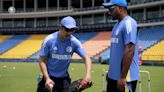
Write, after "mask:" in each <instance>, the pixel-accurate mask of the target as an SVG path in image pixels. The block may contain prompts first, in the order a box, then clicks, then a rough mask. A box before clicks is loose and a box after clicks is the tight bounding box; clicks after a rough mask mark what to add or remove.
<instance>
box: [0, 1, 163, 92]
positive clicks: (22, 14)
mask: <svg viewBox="0 0 164 92" xmlns="http://www.w3.org/2000/svg"><path fill="white" fill-rule="evenodd" d="M129 1H130V2H129V7H128V14H129V15H130V16H132V17H133V18H134V19H136V21H137V23H138V34H139V47H138V48H139V56H140V61H139V63H140V64H142V66H141V69H148V70H149V69H150V70H149V71H150V73H153V74H152V76H155V77H153V78H154V81H159V82H158V83H152V85H154V86H153V88H152V90H154V92H155V90H156V91H159V92H164V90H163V91H162V89H159V88H160V87H161V86H160V85H164V80H161V79H162V78H163V77H164V74H162V73H161V72H162V70H164V68H163V65H164V0H129ZM104 2H106V0H0V67H1V68H0V86H1V87H0V92H1V91H2V92H29V90H31V91H32V92H33V91H34V90H35V89H36V86H37V85H36V84H37V76H38V75H39V72H40V70H39V67H38V64H37V63H36V62H37V59H38V57H39V56H38V51H39V49H40V47H41V43H42V40H43V39H44V38H45V37H46V36H47V35H48V34H50V33H53V32H55V31H57V30H58V26H59V23H60V20H61V19H62V18H63V17H64V16H68V15H69V16H72V17H74V18H75V20H76V22H77V25H78V26H79V30H78V31H76V32H75V33H74V34H73V35H74V36H76V37H77V38H78V39H79V40H80V41H81V42H82V44H83V46H84V47H85V48H86V50H87V52H88V54H89V55H90V56H91V58H92V60H93V63H95V64H94V65H93V67H94V69H95V70H93V72H92V73H93V74H95V71H97V70H99V72H96V75H98V76H99V77H96V76H94V78H93V79H94V80H95V81H97V82H99V83H101V84H99V83H98V84H97V85H99V86H96V87H95V88H93V89H90V91H86V92H93V91H94V92H100V90H101V89H103V87H104V86H103V87H102V85H103V83H102V80H101V77H102V76H101V75H102V74H104V73H105V71H107V70H108V67H107V66H108V65H107V64H108V62H109V58H110V56H109V53H110V36H111V30H112V27H113V25H114V24H115V22H116V21H113V20H112V19H111V16H109V14H108V10H107V9H104V8H103V7H102V3H104ZM80 61H81V60H80V57H79V56H77V55H76V54H74V55H73V59H72V62H73V63H72V66H74V68H75V69H76V64H77V65H79V62H80ZM34 62H35V63H34ZM102 64H105V65H102ZM145 65H148V66H145ZM25 67H27V68H25ZM102 67H105V68H102ZM148 67H150V68H148ZM19 68H20V69H19ZM74 68H71V69H70V71H74V70H75V69H74ZM156 68H158V69H156ZM159 68H160V69H159ZM10 69H11V70H10ZM24 69H25V70H24ZM32 69H34V70H35V71H34V72H33V73H32V72H31V71H33V70H32ZM96 69H97V70H96ZM77 70H78V67H77ZM13 71H17V73H15V72H13ZM102 71H103V72H102ZM160 71H161V72H160ZM79 72H80V71H79ZM158 72H159V73H158ZM29 73H32V74H29ZM72 73H73V72H71V75H73V76H76V75H74V74H77V76H80V74H78V73H73V74H72ZM154 73H157V74H154ZM18 75H19V76H18ZM23 75H27V76H29V75H31V77H26V76H24V77H23ZM14 76H15V77H16V78H15V79H13V78H14ZM22 78H23V79H22ZM73 78H74V79H76V77H73ZM98 78H99V79H98ZM5 79H6V80H5ZM10 79H11V81H14V80H17V82H18V83H10V82H9V81H8V80H10ZM21 79H22V81H20V80H21ZM25 81H29V82H30V83H32V84H30V83H29V84H26V85H23V82H25ZM5 83H6V84H5ZM7 85H11V86H7ZM13 85H14V86H13ZM16 85H17V87H16ZM20 86H22V88H20V89H22V90H21V91H14V90H17V89H18V88H19V87H20ZM23 87H26V88H23ZM151 87H152V86H151ZM154 87H155V88H154ZM146 89H147V88H146V87H144V88H143V90H146ZM97 90H99V91H97ZM143 92H146V91H143Z"/></svg>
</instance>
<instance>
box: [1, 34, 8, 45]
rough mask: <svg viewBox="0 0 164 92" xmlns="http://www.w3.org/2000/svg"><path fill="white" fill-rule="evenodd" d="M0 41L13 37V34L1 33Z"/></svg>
mask: <svg viewBox="0 0 164 92" xmlns="http://www.w3.org/2000/svg"><path fill="white" fill-rule="evenodd" d="M0 36H1V37H0V43H1V42H3V41H4V40H6V39H8V38H10V37H11V35H0Z"/></svg>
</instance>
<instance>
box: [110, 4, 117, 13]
mask: <svg viewBox="0 0 164 92" xmlns="http://www.w3.org/2000/svg"><path fill="white" fill-rule="evenodd" d="M117 7H118V6H117V5H112V6H110V7H109V8H108V10H109V12H113V11H114V10H115V9H116V8H117Z"/></svg>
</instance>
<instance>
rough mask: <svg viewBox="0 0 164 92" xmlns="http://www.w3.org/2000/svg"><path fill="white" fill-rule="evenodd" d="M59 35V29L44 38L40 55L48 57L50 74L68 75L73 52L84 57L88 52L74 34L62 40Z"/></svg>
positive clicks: (55, 75)
mask: <svg viewBox="0 0 164 92" xmlns="http://www.w3.org/2000/svg"><path fill="white" fill-rule="evenodd" d="M58 35H59V31H57V32H55V33H53V34H50V35H49V36H47V37H46V38H45V39H44V40H43V43H42V47H41V50H40V56H46V57H47V63H46V64H47V70H48V74H49V76H53V77H66V76H68V72H67V69H68V67H69V64H70V60H71V57H72V55H73V53H74V52H76V53H77V54H78V55H79V56H81V57H84V56H85V55H86V52H85V50H84V48H83V47H82V45H81V43H80V42H79V40H77V39H76V38H75V37H74V36H73V35H71V36H70V37H69V38H68V39H67V40H64V41H61V40H60V38H59V36H58Z"/></svg>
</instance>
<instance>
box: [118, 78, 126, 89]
mask: <svg viewBox="0 0 164 92" xmlns="http://www.w3.org/2000/svg"><path fill="white" fill-rule="evenodd" d="M125 86H126V78H121V79H120V80H118V82H117V87H118V89H119V90H120V91H124V90H125Z"/></svg>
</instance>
